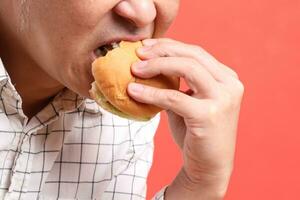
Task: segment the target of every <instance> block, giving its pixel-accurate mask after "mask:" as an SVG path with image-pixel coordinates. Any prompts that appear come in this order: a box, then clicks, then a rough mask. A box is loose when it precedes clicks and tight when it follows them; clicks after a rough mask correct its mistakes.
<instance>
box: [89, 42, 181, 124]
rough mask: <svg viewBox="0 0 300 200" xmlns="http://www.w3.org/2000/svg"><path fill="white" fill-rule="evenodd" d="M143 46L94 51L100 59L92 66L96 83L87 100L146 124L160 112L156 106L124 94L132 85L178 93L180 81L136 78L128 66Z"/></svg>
mask: <svg viewBox="0 0 300 200" xmlns="http://www.w3.org/2000/svg"><path fill="white" fill-rule="evenodd" d="M139 47H142V42H141V41H138V42H127V41H121V42H120V43H112V44H110V45H104V46H102V47H100V48H99V49H97V50H96V55H97V56H99V57H98V58H97V59H96V60H95V61H94V62H93V63H92V74H93V77H94V79H95V81H94V82H93V83H92V88H91V89H90V91H89V92H90V96H91V97H92V98H93V99H94V100H95V101H96V102H97V103H98V104H99V105H100V106H101V107H102V108H103V109H105V110H107V111H109V112H111V113H113V114H115V115H118V116H120V117H123V118H127V119H133V120H138V121H148V120H150V119H151V118H152V117H154V116H155V115H156V114H157V113H158V112H160V111H162V110H163V109H162V108H160V107H157V106H155V105H150V104H144V103H140V102H137V101H135V100H134V99H132V98H131V97H130V96H129V95H128V94H127V86H128V84H129V83H131V82H136V83H141V84H145V85H149V86H152V87H157V88H163V89H175V90H178V89H179V77H168V76H165V75H158V76H155V77H153V78H149V79H142V78H139V77H135V76H134V75H133V74H132V73H131V65H132V64H133V63H135V62H137V61H139V60H140V58H138V56H137V55H136V49H137V48H139Z"/></svg>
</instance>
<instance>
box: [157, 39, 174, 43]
mask: <svg viewBox="0 0 300 200" xmlns="http://www.w3.org/2000/svg"><path fill="white" fill-rule="evenodd" d="M160 41H161V42H168V43H169V42H174V40H173V39H171V38H161V39H160Z"/></svg>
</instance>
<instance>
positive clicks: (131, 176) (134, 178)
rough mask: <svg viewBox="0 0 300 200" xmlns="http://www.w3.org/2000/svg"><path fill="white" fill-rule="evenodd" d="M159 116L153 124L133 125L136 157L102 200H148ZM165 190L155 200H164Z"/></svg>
mask: <svg viewBox="0 0 300 200" xmlns="http://www.w3.org/2000/svg"><path fill="white" fill-rule="evenodd" d="M159 120H160V116H159V115H157V116H156V117H155V118H153V119H152V120H151V122H143V123H133V125H132V126H131V130H132V132H133V133H134V136H133V137H134V139H133V144H132V147H133V151H134V156H133V158H132V159H131V160H130V162H129V163H128V166H127V167H126V169H125V170H123V171H122V172H121V173H119V174H118V175H116V176H115V177H114V178H113V179H112V180H111V182H110V184H109V186H108V188H107V189H106V191H104V193H103V195H102V198H101V199H113V200H124V199H132V200H144V199H146V191H147V177H148V174H149V171H150V168H151V165H152V159H153V152H154V143H153V137H154V135H155V132H156V130H157V127H158V124H159ZM163 193H164V188H163V189H162V190H161V191H160V192H158V193H157V194H156V195H155V197H153V199H154V200H163V199H164V198H163Z"/></svg>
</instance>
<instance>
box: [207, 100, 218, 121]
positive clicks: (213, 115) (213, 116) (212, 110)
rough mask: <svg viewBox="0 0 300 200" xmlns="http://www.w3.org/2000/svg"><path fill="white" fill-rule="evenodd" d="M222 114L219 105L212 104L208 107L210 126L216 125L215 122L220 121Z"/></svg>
mask: <svg viewBox="0 0 300 200" xmlns="http://www.w3.org/2000/svg"><path fill="white" fill-rule="evenodd" d="M219 113H220V106H219V104H217V103H210V104H208V106H207V110H206V114H205V116H206V120H207V122H209V123H210V124H213V123H215V121H216V120H217V119H218V115H219Z"/></svg>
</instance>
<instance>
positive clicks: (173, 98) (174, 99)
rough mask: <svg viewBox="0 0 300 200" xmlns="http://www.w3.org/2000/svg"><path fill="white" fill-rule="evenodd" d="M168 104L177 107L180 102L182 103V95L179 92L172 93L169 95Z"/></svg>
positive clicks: (167, 96)
mask: <svg viewBox="0 0 300 200" xmlns="http://www.w3.org/2000/svg"><path fill="white" fill-rule="evenodd" d="M166 98H167V102H168V103H169V104H170V105H176V104H177V103H178V102H179V101H181V94H180V93H179V92H177V91H175V90H174V91H170V92H169V93H168V94H167V95H166Z"/></svg>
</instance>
